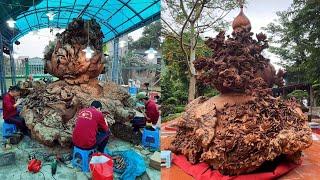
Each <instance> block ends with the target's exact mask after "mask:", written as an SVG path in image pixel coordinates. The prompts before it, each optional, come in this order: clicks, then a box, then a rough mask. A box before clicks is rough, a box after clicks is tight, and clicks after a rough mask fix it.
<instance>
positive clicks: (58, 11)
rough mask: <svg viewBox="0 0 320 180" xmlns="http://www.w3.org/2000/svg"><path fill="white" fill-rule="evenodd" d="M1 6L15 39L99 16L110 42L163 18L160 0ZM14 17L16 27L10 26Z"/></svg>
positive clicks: (48, 0)
mask: <svg viewBox="0 0 320 180" xmlns="http://www.w3.org/2000/svg"><path fill="white" fill-rule="evenodd" d="M0 6H1V7H2V8H0V11H2V12H0V20H1V21H0V26H1V29H0V30H1V33H2V34H3V36H5V37H6V38H7V39H11V40H13V41H14V40H17V39H18V38H20V37H21V36H23V35H25V34H27V33H28V32H30V31H33V30H36V29H41V28H65V27H66V25H67V24H68V23H69V22H70V21H72V19H73V18H77V17H82V18H84V19H91V18H95V19H96V20H97V22H99V23H100V25H101V28H102V31H103V33H104V36H105V37H104V42H107V41H110V40H112V39H113V38H115V37H119V36H121V35H123V34H126V33H129V32H131V31H134V30H136V29H138V28H140V27H142V26H145V25H147V24H148V23H150V22H152V21H154V20H157V19H159V18H160V0H33V1H32V0H1V1H0ZM48 13H50V14H51V15H52V16H53V19H52V20H50V19H49V16H48V15H47V14H48ZM10 18H12V19H13V20H15V21H16V23H15V28H14V30H13V29H10V28H8V26H7V23H6V21H7V20H9V19H10Z"/></svg>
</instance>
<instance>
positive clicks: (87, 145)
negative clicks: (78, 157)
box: [72, 101, 110, 153]
mask: <svg viewBox="0 0 320 180" xmlns="http://www.w3.org/2000/svg"><path fill="white" fill-rule="evenodd" d="M101 108H102V104H101V103H100V102H99V101H93V102H92V103H91V107H89V108H84V109H81V110H80V111H79V112H78V114H77V119H76V126H75V128H74V130H73V134H72V142H73V144H74V145H75V146H77V147H78V148H80V149H94V148H97V150H98V151H99V152H102V153H103V151H104V148H105V147H106V145H107V143H108V139H109V135H110V131H109V128H108V125H107V123H106V122H105V120H104V117H103V114H102V112H101Z"/></svg>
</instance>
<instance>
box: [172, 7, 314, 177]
mask: <svg viewBox="0 0 320 180" xmlns="http://www.w3.org/2000/svg"><path fill="white" fill-rule="evenodd" d="M240 15H241V16H242V14H241V13H240ZM240 15H239V16H240ZM237 19H238V20H239V18H236V20H237ZM240 20H241V18H240ZM242 20H243V19H242ZM242 20H241V23H239V22H236V23H234V25H235V29H234V32H233V33H232V35H233V37H229V36H228V39H225V36H224V32H220V33H219V34H218V35H217V37H216V38H214V39H213V38H210V39H209V40H208V41H207V42H206V44H207V45H208V46H209V47H210V48H211V49H212V50H213V51H214V55H213V56H212V57H211V58H200V59H198V60H196V61H195V68H196V70H197V71H198V80H199V81H202V82H203V83H205V84H207V85H210V86H212V87H215V88H216V89H218V90H219V91H220V93H221V94H220V95H219V96H216V97H212V98H210V99H208V98H206V97H199V98H197V99H195V100H194V101H192V102H191V103H189V104H188V106H187V108H186V111H185V112H184V113H183V115H182V117H181V119H180V121H179V123H178V131H177V135H176V136H175V138H174V140H173V141H172V144H171V147H170V148H171V150H173V151H174V152H175V153H178V154H183V155H185V156H186V157H187V158H188V160H189V161H190V162H191V163H198V162H206V163H208V164H209V165H210V166H211V167H213V168H215V169H218V170H219V171H220V172H221V173H223V174H226V175H237V174H243V173H249V172H252V171H254V170H256V169H258V168H259V167H260V166H261V165H262V164H263V163H264V162H266V161H272V160H274V159H276V158H277V157H279V156H282V155H285V156H287V159H289V160H291V161H293V162H295V163H298V162H299V161H300V157H301V151H302V150H303V149H305V148H307V147H309V146H310V145H311V144H312V139H311V129H310V128H309V126H308V124H307V119H306V117H305V115H304V114H303V113H302V111H301V109H300V107H299V105H298V104H297V103H296V102H295V101H294V100H284V99H281V98H275V97H272V95H271V89H270V87H272V86H273V85H274V84H275V83H276V84H277V85H279V86H281V85H282V84H283V79H282V75H283V72H282V71H280V72H278V74H276V73H275V70H274V68H273V66H272V65H271V64H270V63H269V60H268V59H265V58H264V57H263V56H262V55H261V52H262V50H263V49H265V48H267V47H268V44H267V41H266V36H265V35H264V34H261V33H260V34H257V35H256V38H257V40H254V39H252V35H253V33H251V32H250V28H251V25H250V21H249V20H248V21H247V20H243V21H242ZM249 25H250V26H249Z"/></svg>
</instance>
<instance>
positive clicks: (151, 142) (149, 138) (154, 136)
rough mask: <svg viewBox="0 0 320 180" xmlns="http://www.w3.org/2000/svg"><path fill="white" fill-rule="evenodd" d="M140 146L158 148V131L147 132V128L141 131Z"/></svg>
mask: <svg viewBox="0 0 320 180" xmlns="http://www.w3.org/2000/svg"><path fill="white" fill-rule="evenodd" d="M142 145H143V146H144V147H151V148H154V149H159V148H160V131H159V129H158V128H157V129H155V130H149V129H147V128H144V129H143V132H142Z"/></svg>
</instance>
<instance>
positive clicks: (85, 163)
mask: <svg viewBox="0 0 320 180" xmlns="http://www.w3.org/2000/svg"><path fill="white" fill-rule="evenodd" d="M94 152H96V149H91V150H84V149H80V148H78V147H76V146H74V147H73V155H72V160H71V162H72V166H73V167H78V168H80V169H81V170H82V172H89V161H90V156H91V154H92V153H94ZM78 161H80V162H78Z"/></svg>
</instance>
